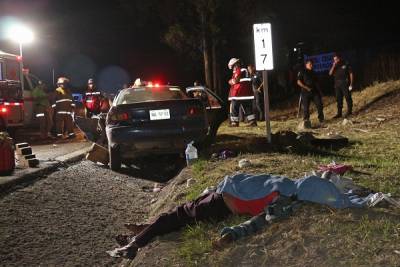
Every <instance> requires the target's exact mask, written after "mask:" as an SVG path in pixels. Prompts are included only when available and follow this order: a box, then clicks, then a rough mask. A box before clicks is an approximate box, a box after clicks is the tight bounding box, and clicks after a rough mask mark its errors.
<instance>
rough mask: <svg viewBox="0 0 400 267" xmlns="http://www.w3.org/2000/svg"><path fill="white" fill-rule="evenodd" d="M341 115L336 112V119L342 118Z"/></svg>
mask: <svg viewBox="0 0 400 267" xmlns="http://www.w3.org/2000/svg"><path fill="white" fill-rule="evenodd" d="M341 117H342V114H339V113H338V114H336V115H335V116H333V118H334V119H338V118H341Z"/></svg>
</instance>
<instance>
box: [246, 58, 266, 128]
mask: <svg viewBox="0 0 400 267" xmlns="http://www.w3.org/2000/svg"><path fill="white" fill-rule="evenodd" d="M247 70H248V72H249V75H250V78H251V84H252V87H253V94H254V101H253V112H254V114H255V115H256V119H257V120H259V121H263V120H264V109H263V81H262V78H261V77H260V74H259V73H258V72H257V71H256V68H255V66H254V65H253V64H250V65H248V66H247Z"/></svg>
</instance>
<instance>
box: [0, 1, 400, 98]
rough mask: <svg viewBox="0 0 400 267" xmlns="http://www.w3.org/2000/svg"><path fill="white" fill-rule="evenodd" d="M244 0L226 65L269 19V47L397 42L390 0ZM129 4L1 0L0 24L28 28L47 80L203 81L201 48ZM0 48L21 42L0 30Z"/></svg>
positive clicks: (38, 68) (36, 62)
mask: <svg viewBox="0 0 400 267" xmlns="http://www.w3.org/2000/svg"><path fill="white" fill-rule="evenodd" d="M145 2H146V1H143V4H144V5H146V3H145ZM248 2H250V3H251V4H249V9H251V10H252V16H247V15H246V12H247V11H246V9H243V14H241V18H243V19H242V20H241V18H237V17H236V18H232V20H229V21H228V19H229V17H227V18H226V20H227V21H226V24H227V25H232V26H230V27H229V28H227V32H228V31H229V38H228V39H227V42H226V43H225V44H223V46H222V47H221V51H223V53H222V55H221V61H223V62H221V64H220V65H221V66H222V67H224V68H225V66H226V62H227V61H228V60H229V58H230V57H233V56H235V57H240V58H242V59H244V61H245V62H247V63H250V62H251V61H252V60H253V39H252V38H253V37H252V28H251V24H252V23H259V22H265V21H267V20H269V21H271V23H272V27H273V28H272V30H273V37H274V51H277V50H278V49H283V48H285V49H289V50H290V49H292V48H293V47H294V46H295V45H296V43H297V42H300V41H303V42H305V43H306V44H307V47H308V49H309V52H310V53H320V52H331V51H335V50H346V49H356V48H360V47H373V46H379V45H383V44H398V43H399V36H400V35H399V29H398V28H399V19H398V15H397V12H396V10H397V9H396V8H395V7H394V5H395V4H394V1H393V3H392V1H390V3H389V2H388V1H385V2H383V1H382V2H379V3H378V2H376V1H285V0H281V1H268V0H264V1H261V0H260V1H257V0H255V1H248ZM127 3H128V4H129V1H83V0H81V1H75V0H72V1H71V0H70V1H66V0H65V1H54V0H53V1H50V0H25V1H23V0H0V30H1V28H4V27H5V25H7V23H9V22H10V21H12V20H19V21H21V22H23V23H25V24H27V25H30V26H31V27H32V29H33V31H34V32H35V41H34V43H32V44H27V45H25V46H24V47H23V49H24V62H25V65H26V66H27V67H28V68H29V69H30V70H31V72H33V73H35V74H37V75H38V76H39V77H40V78H42V79H44V80H45V81H47V82H48V83H51V81H52V70H53V69H54V71H55V74H56V76H59V75H68V76H69V77H71V78H72V83H73V85H74V86H75V87H82V86H84V85H85V83H86V81H87V79H88V78H89V77H95V79H96V80H97V82H98V83H99V84H100V85H101V86H102V87H103V88H104V89H107V90H109V91H113V90H116V89H117V88H119V87H120V86H122V83H123V82H128V81H133V80H134V79H135V78H137V77H142V78H143V79H153V80H154V79H156V80H160V81H163V82H170V83H174V84H178V85H190V84H191V83H192V82H193V81H194V80H196V79H197V80H202V79H203V78H202V77H203V74H202V70H203V66H202V61H201V59H202V58H201V55H198V56H195V57H193V55H190V56H189V55H183V54H181V53H179V52H178V51H176V50H174V49H173V48H171V47H169V46H168V45H167V44H166V43H165V42H164V41H163V34H164V32H165V30H166V25H165V23H162V22H161V21H162V20H161V19H160V18H159V16H160V14H159V13H157V12H156V11H155V12H154V13H153V12H147V13H138V14H136V15H135V14H134V13H132V8H131V9H129V8H127V7H126V4H127ZM171 3H175V2H173V1H171ZM226 8H227V9H229V8H235V7H231V6H227V7H226ZM166 12H168V11H166ZM164 15H166V16H167V14H164ZM0 50H3V51H6V52H11V53H18V45H17V44H13V43H10V41H8V40H5V39H4V36H3V35H2V32H1V31H0ZM274 53H275V52H274ZM224 71H225V69H224ZM226 72H227V73H228V72H229V71H228V70H227V69H226Z"/></svg>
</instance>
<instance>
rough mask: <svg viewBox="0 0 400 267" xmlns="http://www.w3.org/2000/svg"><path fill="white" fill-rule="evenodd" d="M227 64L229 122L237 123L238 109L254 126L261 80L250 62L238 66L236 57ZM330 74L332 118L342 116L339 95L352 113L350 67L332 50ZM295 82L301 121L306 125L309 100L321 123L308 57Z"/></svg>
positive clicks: (317, 88)
mask: <svg viewBox="0 0 400 267" xmlns="http://www.w3.org/2000/svg"><path fill="white" fill-rule="evenodd" d="M228 68H229V69H231V70H232V71H233V74H232V78H231V79H230V80H229V81H228V83H229V85H230V90H229V97H228V100H229V101H230V116H229V118H230V126H231V127H238V126H239V121H240V117H241V116H240V115H241V113H243V114H244V117H245V120H246V121H247V122H248V123H249V126H257V120H259V121H262V120H263V119H264V108H263V107H264V104H263V85H264V84H263V81H262V78H261V77H260V74H259V73H258V72H257V71H256V69H255V66H254V65H252V64H250V65H248V66H247V68H242V67H241V62H240V59H238V58H232V59H230V61H229V62H228ZM329 75H330V76H333V79H334V88H335V95H336V102H337V113H336V115H335V116H334V117H333V118H335V119H336V118H341V117H343V113H342V110H343V97H344V98H345V99H346V103H347V112H346V113H345V114H344V116H345V117H348V116H350V115H351V114H352V107H353V101H352V97H351V91H352V89H353V80H354V77H353V71H352V68H351V66H350V65H349V64H348V63H347V62H346V61H344V60H343V58H342V56H341V55H340V54H337V53H335V54H334V56H333V64H332V67H331V69H330V71H329ZM296 84H297V86H298V88H299V89H300V101H299V105H301V107H302V109H303V121H304V125H310V126H311V123H310V103H311V102H313V103H314V104H315V106H316V109H317V112H318V120H319V122H320V123H322V122H323V121H324V119H325V116H324V112H323V102H322V91H321V88H320V84H319V82H318V78H317V74H316V73H315V71H314V70H313V62H312V60H311V59H308V60H306V61H305V63H304V66H303V68H301V70H300V71H299V72H298V73H297V78H296Z"/></svg>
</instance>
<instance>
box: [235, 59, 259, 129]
mask: <svg viewBox="0 0 400 267" xmlns="http://www.w3.org/2000/svg"><path fill="white" fill-rule="evenodd" d="M228 68H229V69H231V70H233V75H232V78H231V79H230V80H229V84H230V85H231V88H230V91H229V100H230V101H231V109H230V112H231V114H230V119H231V124H230V126H231V127H238V126H239V111H240V107H243V109H244V116H245V117H246V119H247V122H248V123H249V125H248V126H252V127H254V126H257V122H256V116H255V115H254V113H253V110H252V102H253V100H254V94H253V89H252V85H251V78H250V77H249V75H248V71H247V69H246V68H241V67H240V60H239V59H238V58H231V60H229V63H228Z"/></svg>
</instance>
